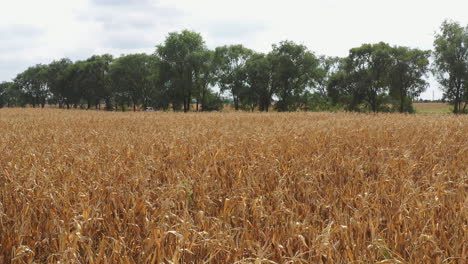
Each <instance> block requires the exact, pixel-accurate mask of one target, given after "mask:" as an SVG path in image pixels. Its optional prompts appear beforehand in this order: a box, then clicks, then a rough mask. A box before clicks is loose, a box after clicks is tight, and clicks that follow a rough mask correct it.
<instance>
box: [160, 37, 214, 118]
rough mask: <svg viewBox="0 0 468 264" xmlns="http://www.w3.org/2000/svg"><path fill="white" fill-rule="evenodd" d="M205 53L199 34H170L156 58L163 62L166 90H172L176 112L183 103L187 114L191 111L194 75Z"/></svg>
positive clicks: (162, 75)
mask: <svg viewBox="0 0 468 264" xmlns="http://www.w3.org/2000/svg"><path fill="white" fill-rule="evenodd" d="M204 50H206V47H205V42H204V41H203V38H202V36H201V35H200V34H199V33H196V32H192V31H188V30H184V31H182V32H181V33H177V32H173V33H170V34H169V36H168V37H167V38H166V40H165V42H164V45H158V46H157V50H156V54H157V56H158V58H159V59H160V61H161V77H162V80H164V85H163V87H165V88H167V89H169V90H170V97H171V99H172V104H173V108H174V109H176V108H177V107H176V106H177V105H178V104H180V103H182V104H183V109H184V112H188V111H189V110H190V105H191V103H192V97H193V96H194V92H195V91H194V90H195V80H194V76H195V72H196V71H197V69H198V68H199V67H201V65H202V64H203V62H202V61H201V60H200V59H201V58H203V56H200V55H199V53H200V52H203V51H204Z"/></svg>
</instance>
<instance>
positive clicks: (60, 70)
mask: <svg viewBox="0 0 468 264" xmlns="http://www.w3.org/2000/svg"><path fill="white" fill-rule="evenodd" d="M71 64H73V62H72V61H71V60H70V59H68V58H63V59H61V60H58V61H53V62H52V63H50V64H49V66H48V71H47V82H48V85H49V89H50V92H51V93H52V95H53V97H54V98H55V99H56V100H57V102H58V104H59V108H62V107H63V106H64V105H65V104H66V95H67V91H66V90H67V89H68V88H70V83H67V82H69V79H68V78H67V68H68V66H69V65H71Z"/></svg>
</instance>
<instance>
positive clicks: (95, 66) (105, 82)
mask: <svg viewBox="0 0 468 264" xmlns="http://www.w3.org/2000/svg"><path fill="white" fill-rule="evenodd" d="M112 61H113V57H112V55H109V54H104V55H94V56H92V57H90V58H89V59H87V60H86V61H84V62H82V63H81V64H79V72H80V74H81V76H80V77H81V78H80V81H81V84H82V86H81V87H80V88H81V92H82V97H83V99H85V100H86V102H87V104H88V109H89V108H91V106H92V105H95V106H96V108H99V107H100V102H101V100H104V101H105V102H106V108H110V105H109V104H110V100H111V97H112V90H111V85H110V80H109V76H108V74H109V68H110V65H111V63H112Z"/></svg>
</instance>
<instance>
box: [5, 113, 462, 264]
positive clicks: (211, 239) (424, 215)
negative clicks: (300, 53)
mask: <svg viewBox="0 0 468 264" xmlns="http://www.w3.org/2000/svg"><path fill="white" fill-rule="evenodd" d="M467 190H468V116H453V115H398V114H379V115H371V114H369V115H366V114H348V113H285V114H280V113H268V114H261V113H190V114H182V113H157V112H154V113H142V112H140V113H108V112H97V111H79V110H70V111H65V110H57V109H55V110H52V109H42V110H40V109H36V110H34V109H2V110H0V263H467V256H468V242H467V241H468V232H467V228H468V220H467V219H468V198H467Z"/></svg>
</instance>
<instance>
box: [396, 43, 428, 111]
mask: <svg viewBox="0 0 468 264" xmlns="http://www.w3.org/2000/svg"><path fill="white" fill-rule="evenodd" d="M391 56H392V65H391V68H390V71H389V75H390V77H389V81H390V95H391V97H392V98H394V100H395V102H397V103H396V104H397V107H398V110H399V112H401V113H402V112H413V107H412V100H413V99H414V98H416V97H418V96H419V95H420V94H421V93H422V92H424V90H425V89H426V87H427V85H428V83H427V81H426V80H425V78H424V77H426V73H427V71H428V66H429V57H430V51H423V50H419V49H410V48H407V47H394V48H392V52H391Z"/></svg>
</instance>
